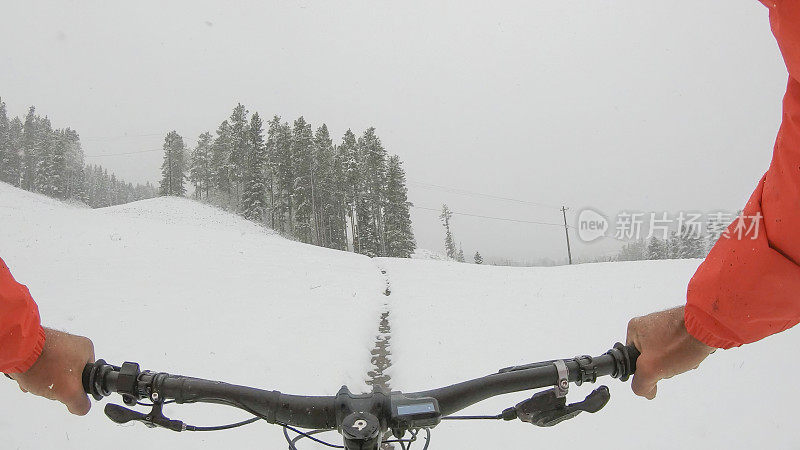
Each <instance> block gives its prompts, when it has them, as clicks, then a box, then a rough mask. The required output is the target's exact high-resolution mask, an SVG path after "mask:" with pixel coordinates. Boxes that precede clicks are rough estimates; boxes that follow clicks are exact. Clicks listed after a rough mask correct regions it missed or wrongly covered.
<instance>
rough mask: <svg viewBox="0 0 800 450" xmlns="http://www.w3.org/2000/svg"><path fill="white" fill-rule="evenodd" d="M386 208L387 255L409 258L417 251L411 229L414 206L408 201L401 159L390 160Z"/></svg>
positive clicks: (387, 173) (393, 157) (394, 157)
mask: <svg viewBox="0 0 800 450" xmlns="http://www.w3.org/2000/svg"><path fill="white" fill-rule="evenodd" d="M384 190H385V193H386V207H385V209H384V222H385V233H384V234H385V236H386V255H387V256H392V257H396V258H409V257H411V255H412V254H413V253H414V250H416V247H417V245H416V242H415V240H414V232H413V230H412V229H411V214H410V212H409V208H410V207H411V206H412V204H411V202H409V201H408V189H407V188H406V174H405V171H404V170H403V167H402V163H401V162H400V158H399V157H397V156H396V155H393V156H391V157H390V158H389V161H388V167H387V171H386V188H385V189H384Z"/></svg>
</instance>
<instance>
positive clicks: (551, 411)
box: [514, 386, 611, 427]
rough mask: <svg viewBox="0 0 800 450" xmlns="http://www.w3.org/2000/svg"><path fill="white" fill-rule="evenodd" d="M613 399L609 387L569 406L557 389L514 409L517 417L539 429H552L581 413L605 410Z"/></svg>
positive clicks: (549, 390)
mask: <svg viewBox="0 0 800 450" xmlns="http://www.w3.org/2000/svg"><path fill="white" fill-rule="evenodd" d="M610 399H611V393H610V392H609V391H608V387H607V386H600V387H599V388H597V389H595V390H594V391H592V392H591V393H590V394H589V395H587V396H586V398H585V399H584V400H583V401H580V402H577V403H571V404H569V405H567V398H566V397H564V396H559V395H558V394H557V392H556V389H555V388H553V389H548V390H546V391H542V392H537V393H536V394H534V395H533V397H531V398H529V399H527V400H525V401H522V402H520V403H517V405H516V406H514V409H515V410H516V412H517V417H518V418H519V419H520V420H521V421H523V422H528V423H531V424H533V425H536V426H537V427H552V426H553V425H557V424H559V423H561V422H563V421H565V420H569V419H572V418H573V417H575V416H577V415H578V414H580V413H581V412H584V411H586V412H588V413H596V412H597V411H600V410H601V409H603V407H604V406H606V404H607V403H608V401H609V400H610Z"/></svg>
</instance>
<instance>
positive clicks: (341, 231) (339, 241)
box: [330, 146, 350, 250]
mask: <svg viewBox="0 0 800 450" xmlns="http://www.w3.org/2000/svg"><path fill="white" fill-rule="evenodd" d="M331 175H332V178H333V180H332V186H331V189H332V190H331V193H330V197H331V201H332V208H333V211H332V213H331V224H330V247H331V248H335V249H338V250H347V248H348V243H347V223H348V221H347V216H348V212H349V211H350V208H349V205H348V202H347V185H346V182H345V167H344V158H343V154H342V152H341V151H340V148H338V147H335V146H334V147H333V170H332V174H331Z"/></svg>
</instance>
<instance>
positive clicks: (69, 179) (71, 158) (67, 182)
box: [60, 128, 86, 202]
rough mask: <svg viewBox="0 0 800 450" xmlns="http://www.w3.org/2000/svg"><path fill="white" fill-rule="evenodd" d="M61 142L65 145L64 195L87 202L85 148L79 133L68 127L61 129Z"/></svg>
mask: <svg viewBox="0 0 800 450" xmlns="http://www.w3.org/2000/svg"><path fill="white" fill-rule="evenodd" d="M60 143H61V145H63V154H64V166H63V171H64V172H63V175H62V179H63V186H64V197H63V198H71V199H75V200H78V201H82V202H85V200H86V192H85V191H86V189H85V183H86V180H85V178H84V176H83V174H84V172H83V166H84V158H83V149H82V148H81V140H80V137H79V136H78V133H77V132H76V131H75V130H73V129H71V128H66V129H64V130H61V136H60Z"/></svg>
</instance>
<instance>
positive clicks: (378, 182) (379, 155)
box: [358, 127, 387, 256]
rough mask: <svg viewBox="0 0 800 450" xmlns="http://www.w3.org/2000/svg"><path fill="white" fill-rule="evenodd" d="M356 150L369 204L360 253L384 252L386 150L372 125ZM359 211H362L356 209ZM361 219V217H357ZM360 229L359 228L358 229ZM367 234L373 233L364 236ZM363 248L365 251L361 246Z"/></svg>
mask: <svg viewBox="0 0 800 450" xmlns="http://www.w3.org/2000/svg"><path fill="white" fill-rule="evenodd" d="M358 146H359V151H360V153H361V156H362V160H363V163H362V166H361V176H362V179H363V185H362V189H363V191H362V195H363V196H364V200H365V206H366V207H367V208H369V216H370V222H369V224H368V225H367V226H368V227H369V228H370V229H369V230H366V232H365V233H364V236H361V237H360V244H361V247H362V253H366V254H372V255H376V256H377V255H385V254H386V240H385V236H384V219H383V208H384V207H385V206H386V197H385V193H384V187H385V186H386V170H387V167H386V150H385V149H384V148H383V144H381V141H380V138H378V136H377V135H376V134H375V128H374V127H370V128H368V129H367V130H366V131H365V132H364V135H363V136H362V137H361V139H359V141H358ZM358 213H359V214H361V213H362V212H361V211H359V212H358ZM359 222H361V220H359ZM359 231H361V230H359ZM367 236H370V237H372V236H374V239H373V238H370V239H366V237H367ZM365 248H366V249H367V251H366V252H365V251H364V249H365Z"/></svg>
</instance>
